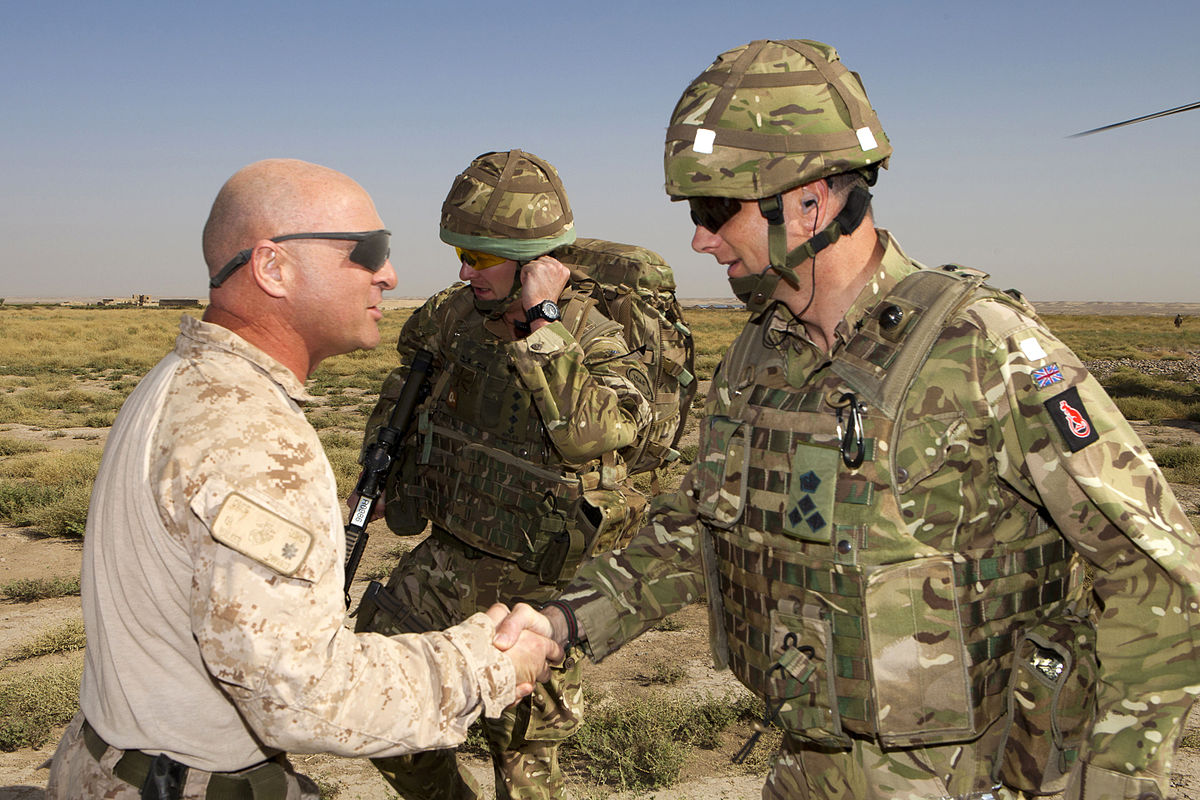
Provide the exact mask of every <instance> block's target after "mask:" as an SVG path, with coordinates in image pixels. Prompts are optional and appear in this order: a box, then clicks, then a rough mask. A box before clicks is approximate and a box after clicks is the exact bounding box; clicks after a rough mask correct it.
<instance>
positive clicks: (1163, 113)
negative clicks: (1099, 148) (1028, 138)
mask: <svg viewBox="0 0 1200 800" xmlns="http://www.w3.org/2000/svg"><path fill="white" fill-rule="evenodd" d="M1197 108H1200V102H1196V103H1188V104H1187V105H1183V106H1176V107H1175V108H1168V109H1167V110H1166V111H1159V112H1158V113H1157V114H1147V115H1146V116H1144V117H1134V118H1133V119H1127V120H1125V121H1124V122H1114V123H1113V124H1112V125H1102V126H1100V127H1099V128H1092V129H1091V130H1090V131H1080V132H1079V133H1072V134H1071V135H1070V136H1068V137H1067V138H1068V139H1075V138H1077V137H1079V136H1091V135H1092V134H1093V133H1100V131H1110V130H1112V129H1113V128H1121V127H1124V126H1125V125H1132V124H1133V123H1135V122H1145V121H1146V120H1148V119H1157V118H1158V117H1166V116H1170V115H1171V114H1178V113H1179V112H1181V111H1192V110H1194V109H1197Z"/></svg>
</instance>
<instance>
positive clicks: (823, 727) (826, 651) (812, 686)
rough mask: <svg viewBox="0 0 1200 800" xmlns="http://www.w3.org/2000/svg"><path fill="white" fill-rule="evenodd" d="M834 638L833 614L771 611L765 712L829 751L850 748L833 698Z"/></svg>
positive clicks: (817, 610)
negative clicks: (771, 713)
mask: <svg viewBox="0 0 1200 800" xmlns="http://www.w3.org/2000/svg"><path fill="white" fill-rule="evenodd" d="M832 638H833V630H832V625H831V623H830V620H829V614H828V612H826V611H825V610H824V609H822V608H819V607H815V606H814V607H805V608H803V609H801V612H800V614H799V615H796V614H786V613H784V612H782V611H778V610H776V611H772V612H771V642H770V648H771V649H770V655H771V657H773V658H774V659H775V660H774V662H772V663H771V665H770V666H769V667H768V669H767V680H766V686H765V692H766V697H765V698H764V699H765V700H766V702H767V713H768V714H770V712H771V711H772V710H774V711H775V719H776V721H777V722H778V723H779V726H780V727H781V728H783V729H784V730H785V731H787V732H788V733H790V734H792V735H793V736H795V737H797V738H799V739H803V740H805V741H809V742H814V743H816V744H820V745H825V746H829V747H846V746H849V744H850V738H849V737H848V736H847V735H846V734H845V732H844V731H843V730H842V721H841V715H840V714H839V712H838V701H837V695H836V694H835V693H834V686H833V671H832V665H831V662H832V661H833V660H834V654H833V651H832V648H831V641H832Z"/></svg>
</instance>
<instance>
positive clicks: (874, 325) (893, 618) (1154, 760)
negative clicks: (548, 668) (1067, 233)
mask: <svg viewBox="0 0 1200 800" xmlns="http://www.w3.org/2000/svg"><path fill="white" fill-rule="evenodd" d="M880 236H881V244H883V245H885V246H886V251H885V255H884V257H883V260H882V266H881V267H880V269H879V271H878V272H877V273H876V274H874V275H873V276H872V277H871V278H870V279H869V281H868V283H867V285H866V286H865V287H864V288H863V289H862V291H861V293H860V295H859V296H858V298H857V300H856V301H855V302H854V304H853V305H852V306H851V308H850V309H849V311H848V312H847V314H846V316H845V318H844V319H843V321H842V322H841V323H840V324H839V326H838V329H837V333H838V341H837V342H836V343H835V345H834V348H833V354H832V360H831V357H830V356H829V355H826V354H824V353H823V352H821V351H820V350H819V349H818V348H817V347H815V346H814V345H813V344H812V343H811V342H810V341H809V340H808V339H807V337H806V335H805V332H804V328H803V326H802V325H799V324H794V323H793V324H789V322H791V319H792V318H791V315H790V313H789V312H788V311H787V310H786V309H783V308H782V307H776V308H775V310H774V311H773V312H772V311H770V310H769V311H768V312H767V314H765V315H762V316H760V317H756V318H755V319H754V320H752V322H751V323H750V324H749V325H747V327H746V329H745V330H744V331H743V333H742V335H741V336H740V337H739V338H738V340H737V341H736V342H735V343H734V344H733V346H732V347H731V348H730V351H729V353H728V354H727V355H726V358H725V360H724V361H723V362H722V364H721V366H720V367H719V369H718V372H717V375H716V377H715V379H714V381H713V384H712V387H711V390H710V393H709V397H708V402H707V407H706V420H705V422H704V424H703V425H702V428H701V443H700V451H699V454H698V458H697V463H696V465H695V466H694V467H693V469H692V470H691V471H690V472H689V473H688V475H687V476H686V478H685V480H684V482H683V484H682V486H681V488H680V491H679V492H678V493H677V494H675V495H672V496H669V497H666V498H664V499H662V500H661V501H656V503H655V504H654V506H653V507H652V512H651V518H650V522H651V524H650V525H648V526H647V527H646V528H644V529H643V530H642V531H640V532H639V534H638V535H637V536H636V537H635V538H634V540H633V541H632V542H631V543H630V545H629V546H628V547H626V548H625V549H624V550H621V551H618V552H615V553H613V554H609V555H604V556H599V557H597V558H596V559H594V560H593V561H592V562H591V563H589V564H587V565H585V566H584V567H583V568H582V569H581V571H580V573H579V575H578V577H577V579H576V581H575V582H573V583H572V584H571V586H569V587H568V589H567V590H566V592H565V593H564V595H563V597H564V599H566V600H568V601H569V602H570V604H571V606H572V607H573V608H574V609H575V611H576V613H577V616H578V619H579V621H580V624H581V626H582V628H583V630H584V631H585V632H586V634H587V636H588V642H587V645H588V647H589V648H590V651H591V655H592V656H593V657H594V658H602V657H604V656H605V655H607V654H608V653H610V652H612V651H613V650H615V649H616V648H617V647H619V646H620V645H621V644H622V643H623V642H626V641H628V640H629V639H631V638H633V637H634V636H636V635H638V634H639V633H641V632H642V631H644V630H645V629H646V628H648V627H649V626H650V625H652V624H653V623H654V622H655V621H656V620H658V619H660V618H661V617H663V616H664V615H666V614H669V613H671V612H673V611H675V610H677V609H678V608H680V607H681V606H682V605H684V604H686V603H689V602H692V601H694V600H695V599H697V598H698V597H699V596H700V593H701V592H702V591H703V589H704V584H705V579H704V577H703V576H704V575H705V574H707V575H708V579H707V585H708V590H709V600H710V605H711V606H712V622H713V623H714V624H713V640H714V652H715V656H716V659H717V661H718V662H719V663H728V664H729V665H730V666H731V668H732V669H733V670H734V672H735V674H736V675H737V676H738V677H739V679H741V680H742V681H743V682H744V683H746V685H747V686H749V687H750V688H752V689H753V690H754V691H755V692H756V693H758V694H759V695H760V696H761V697H763V698H764V699H765V700H766V702H767V703H768V708H769V709H770V711H771V712H772V718H773V721H774V723H775V724H776V725H778V726H780V727H782V728H783V729H784V730H785V732H786V735H785V737H784V742H783V746H782V748H781V750H780V752H779V753H778V754H777V755H776V760H775V762H774V766H773V769H772V772H771V775H770V777H769V779H768V783H767V785H766V787H765V788H764V791H763V797H764V798H790V799H791V798H838V799H839V800H852V799H854V798H866V797H870V798H881V799H882V798H939V797H956V798H959V797H978V798H987V797H1017V796H1020V795H1019V794H1018V792H1017V790H1019V789H1026V790H1034V789H1038V788H1041V789H1045V788H1047V787H1049V786H1052V785H1056V786H1059V787H1060V788H1061V785H1062V784H1064V783H1065V784H1066V797H1068V798H1084V800H1109V799H1110V798H1114V799H1115V798H1121V799H1129V800H1132V799H1133V798H1138V800H1145V799H1146V798H1158V797H1165V796H1166V793H1167V787H1168V774H1169V772H1170V769H1171V759H1172V757H1173V754H1174V748H1175V744H1176V742H1177V740H1178V738H1179V735H1180V733H1181V731H1182V725H1183V722H1184V720H1185V718H1186V715H1187V712H1188V709H1189V708H1190V706H1191V705H1192V702H1193V700H1194V699H1195V696H1196V694H1197V693H1200V669H1198V665H1197V658H1196V647H1197V642H1196V638H1195V635H1194V634H1193V627H1194V625H1195V624H1196V623H1197V622H1198V621H1200V619H1198V614H1200V609H1198V600H1197V594H1198V590H1200V565H1198V564H1197V550H1196V544H1197V540H1196V534H1195V532H1194V530H1193V529H1192V527H1191V525H1190V524H1189V522H1188V520H1187V518H1186V517H1185V516H1184V514H1183V511H1182V510H1181V509H1180V507H1179V504H1178V502H1177V501H1176V500H1175V498H1174V496H1173V494H1172V492H1171V490H1170V488H1169V486H1168V485H1167V482H1166V480H1165V479H1164V478H1163V476H1162V473H1161V472H1160V470H1159V469H1158V467H1157V466H1156V465H1155V464H1154V462H1153V460H1152V459H1151V457H1150V455H1149V453H1148V452H1147V451H1146V448H1145V447H1144V445H1143V444H1142V443H1141V442H1140V441H1139V440H1138V438H1137V436H1136V434H1134V433H1133V431H1132V430H1131V429H1130V428H1129V425H1128V423H1127V422H1126V421H1125V420H1124V418H1123V417H1122V416H1121V415H1120V413H1119V412H1118V411H1117V410H1116V408H1115V407H1114V405H1113V404H1112V402H1111V400H1110V399H1109V398H1108V396H1107V395H1106V394H1105V392H1104V391H1103V389H1102V388H1101V387H1100V386H1099V384H1098V383H1097V382H1096V381H1095V379H1093V378H1092V377H1091V376H1090V375H1089V374H1088V373H1087V371H1086V370H1085V368H1084V367H1083V366H1082V365H1081V364H1080V362H1079V361H1078V359H1077V358H1076V357H1075V356H1074V354H1073V353H1071V351H1070V350H1069V349H1068V348H1066V347H1065V346H1064V345H1063V344H1062V343H1061V342H1059V341H1058V340H1057V339H1055V338H1054V337H1053V336H1052V335H1051V334H1050V333H1049V332H1048V331H1047V330H1046V329H1045V327H1044V326H1043V325H1042V324H1041V323H1040V322H1039V321H1038V320H1037V319H1036V317H1035V316H1033V314H1032V310H1031V309H1029V308H1028V307H1027V306H1025V305H1024V304H1023V302H1022V301H1020V300H1019V299H1018V298H1016V297H1013V296H1008V295H1003V294H1001V293H998V292H994V291H991V290H987V289H980V290H979V291H978V292H977V293H976V294H975V295H973V298H974V299H973V300H972V301H970V302H967V303H965V304H964V305H962V306H961V307H960V308H958V310H957V311H956V312H955V313H953V314H952V315H951V316H950V317H949V319H948V320H947V321H946V323H945V324H944V325H942V326H941V327H940V331H939V332H938V335H937V336H936V338H935V339H934V340H933V342H932V348H931V350H930V351H929V356H928V359H927V360H926V361H925V362H924V363H923V365H922V366H921V367H920V369H919V371H918V372H917V373H916V376H915V380H914V381H913V382H912V384H911V389H910V390H909V391H908V392H907V394H906V395H901V396H900V398H901V400H902V402H899V403H897V404H896V405H895V409H894V413H888V412H889V409H888V408H887V407H886V406H887V397H886V393H884V394H883V395H881V396H879V397H873V398H870V399H868V397H869V395H870V393H871V391H872V386H874V387H875V388H877V387H878V383H877V382H876V383H874V384H873V383H872V382H873V381H877V379H878V378H880V377H886V374H887V371H888V369H889V367H893V368H894V365H895V363H899V359H898V358H897V356H896V353H897V350H898V345H899V343H900V342H901V341H902V340H903V338H904V336H905V333H906V331H909V330H910V327H911V329H916V327H917V325H918V321H919V316H920V315H919V314H914V309H913V308H911V307H909V308H905V307H904V306H903V304H902V303H901V304H899V306H898V307H899V308H900V311H901V313H899V314H897V313H895V311H894V310H893V309H892V308H891V307H892V306H894V305H897V303H896V302H895V301H894V300H893V299H891V298H892V297H893V295H892V293H893V292H894V291H898V289H897V287H898V285H899V284H900V282H901V280H902V279H903V278H904V277H905V276H908V275H911V274H912V273H914V272H915V271H916V270H917V265H916V264H915V263H914V262H912V261H910V260H909V259H908V258H907V257H906V256H905V255H904V254H903V253H902V252H901V250H900V249H899V247H898V245H897V244H896V243H895V241H894V240H893V239H891V237H890V236H888V235H887V234H886V233H885V232H882V231H881V232H880ZM964 274H965V273H964ZM906 319H908V320H909V321H911V323H912V325H911V326H909V324H908V322H905V320H906ZM914 335H915V334H914ZM892 359H896V361H895V362H893V361H892ZM854 368H857V369H858V370H859V371H858V372H855V370H854ZM844 376H848V377H844ZM851 394H852V395H854V397H853V398H851V397H849V396H848V395H851ZM852 404H853V405H854V406H857V407H858V409H859V413H858V414H857V415H855V414H853V413H852ZM858 431H861V434H862V438H861V442H860V440H859V439H858V438H857V435H856V434H857V432H858ZM859 455H861V462H860V463H858V464H857V466H850V464H848V463H847V461H849V462H850V463H851V464H852V463H854V462H855V461H856V460H857V459H856V458H855V456H859ZM1085 562H1086V563H1087V564H1090V565H1091V566H1092V567H1093V568H1094V579H1093V582H1092V584H1091V587H1090V591H1088V589H1087V588H1086V584H1085V583H1084V582H1083V581H1082V580H1081V578H1082V576H1083V566H1084V564H1085ZM1010 685H1011V686H1012V687H1013V689H1014V691H1013V692H1009V687H1010ZM1051 718H1052V719H1051ZM1051 722H1053V726H1052V725H1051V724H1050V723H1051ZM1052 727H1053V728H1054V730H1053V731H1051V732H1052V733H1057V734H1060V736H1059V738H1058V739H1057V741H1056V742H1055V745H1057V748H1058V749H1057V750H1054V749H1052V748H1049V747H1048V745H1047V741H1048V740H1049V739H1050V738H1051V737H1050V736H1042V737H1039V736H1037V735H1036V733H1037V732H1038V731H1039V730H1041V731H1046V730H1048V729H1050V728H1052ZM1031 732H1032V733H1031ZM1006 735H1007V736H1008V743H1007V746H1004V742H1005V737H1006ZM1002 747H1003V751H1004V752H1003V755H1002V756H999V757H998V755H997V753H998V751H999V750H1000V749H1001V748H1002ZM1047 762H1049V766H1046V764H1047ZM1039 770H1042V771H1044V775H1043V774H1040V773H1039ZM1043 779H1044V780H1045V781H1046V782H1045V783H1041V782H1042V781H1043ZM1001 781H1002V782H1003V783H1004V784H1005V785H1004V786H999V787H998V786H996V784H997V783H999V782H1001ZM1054 781H1057V784H1054V783H1053V782H1054ZM1039 784H1041V785H1040V786H1039Z"/></svg>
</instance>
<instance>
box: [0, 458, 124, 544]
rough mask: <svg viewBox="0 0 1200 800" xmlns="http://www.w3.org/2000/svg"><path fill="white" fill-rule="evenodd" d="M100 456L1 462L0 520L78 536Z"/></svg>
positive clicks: (85, 513)
mask: <svg viewBox="0 0 1200 800" xmlns="http://www.w3.org/2000/svg"><path fill="white" fill-rule="evenodd" d="M101 453H102V451H101V449H100V448H99V447H82V448H79V449H76V450H69V451H54V452H46V453H34V454H30V455H25V456H17V457H13V458H10V459H8V460H7V461H3V462H0V519H2V520H4V521H6V522H9V523H11V524H13V525H19V526H22V527H26V526H32V527H35V528H37V529H38V530H39V531H41V532H42V533H47V534H50V535H52V536H82V535H83V531H84V526H85V523H86V522H87V509H88V502H89V500H90V499H91V493H92V484H93V483H94V482H95V479H96V470H97V469H98V468H99V466H100V456H101Z"/></svg>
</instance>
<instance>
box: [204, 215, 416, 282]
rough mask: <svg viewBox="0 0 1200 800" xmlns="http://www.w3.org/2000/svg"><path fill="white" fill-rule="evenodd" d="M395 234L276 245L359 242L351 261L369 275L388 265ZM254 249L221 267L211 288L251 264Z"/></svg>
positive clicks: (289, 236) (300, 235)
mask: <svg viewBox="0 0 1200 800" xmlns="http://www.w3.org/2000/svg"><path fill="white" fill-rule="evenodd" d="M391 237H392V232H391V231H389V230H388V229H386V228H380V229H379V230H377V231H363V232H362V233H289V234H287V235H286V236H275V237H272V238H271V241H272V242H286V241H287V240H289V239H338V240H342V241H348V242H358V244H356V245H354V249H353V250H351V251H350V260H351V261H353V262H354V263H355V264H358V265H359V266H360V267H362V268H363V269H365V270H367V271H369V272H378V271H379V270H381V269H382V268H383V265H384V264H386V263H387V260H388V256H389V255H391V252H392V245H391V241H392V238H391ZM252 252H254V250H253V249H252V248H249V249H246V250H240V251H238V254H237V255H235V256H234V257H233V258H231V259H230V260H229V263H228V264H226V265H225V266H223V267H221V271H220V272H218V273H217V274H216V275H214V276H213V277H212V279H211V280H209V282H208V285H209V287H210V288H212V289H215V288H217V287H218V286H220V285H221V284H222V283H224V282H225V281H226V279H228V278H229V276H230V275H232V274H233V273H234V272H235V271H237V268H238V267H240V266H242V265H243V264H245V263H246V262H247V261H249V260H250V254H251V253H252Z"/></svg>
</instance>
